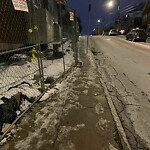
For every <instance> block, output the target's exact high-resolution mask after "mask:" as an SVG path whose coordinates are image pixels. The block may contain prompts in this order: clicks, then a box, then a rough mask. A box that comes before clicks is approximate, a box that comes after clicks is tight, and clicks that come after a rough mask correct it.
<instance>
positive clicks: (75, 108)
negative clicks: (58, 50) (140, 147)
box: [1, 43, 121, 150]
mask: <svg viewBox="0 0 150 150" xmlns="http://www.w3.org/2000/svg"><path fill="white" fill-rule="evenodd" d="M82 44H83V43H82ZM82 48H83V47H80V49H82ZM81 55H82V56H81V58H82V61H83V67H82V68H74V71H73V72H72V73H71V74H70V75H69V76H68V77H67V78H66V79H65V80H64V81H63V82H61V83H60V84H57V88H59V90H60V91H59V94H57V95H56V96H55V97H53V98H51V99H49V100H47V101H43V102H42V103H40V104H36V105H35V106H34V107H33V108H32V111H30V112H29V113H28V114H26V116H25V117H24V118H23V119H22V120H21V123H20V124H19V125H18V127H17V130H18V131H17V133H16V134H15V135H14V138H12V139H10V141H8V142H7V144H5V145H4V146H3V147H1V150H33V149H36V150H98V149H99V150H102V149H108V150H109V149H110V150H116V149H117V150H120V149H121V147H120V144H119V143H120V142H119V139H118V135H117V129H116V127H115V125H114V122H113V119H112V116H111V112H110V110H109V107H108V104H107V100H106V98H105V94H104V91H103V88H102V86H101V83H100V81H99V75H98V74H97V71H96V67H95V66H94V65H93V64H92V60H91V59H89V58H88V57H87V56H85V54H84V53H83V54H81Z"/></svg>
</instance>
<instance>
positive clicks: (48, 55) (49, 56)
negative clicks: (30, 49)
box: [46, 52, 54, 60]
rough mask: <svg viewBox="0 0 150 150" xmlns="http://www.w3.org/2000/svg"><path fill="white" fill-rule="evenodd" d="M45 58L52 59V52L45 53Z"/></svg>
mask: <svg viewBox="0 0 150 150" xmlns="http://www.w3.org/2000/svg"><path fill="white" fill-rule="evenodd" d="M46 59H47V60H53V59H54V56H53V52H49V53H48V54H47V55H46Z"/></svg>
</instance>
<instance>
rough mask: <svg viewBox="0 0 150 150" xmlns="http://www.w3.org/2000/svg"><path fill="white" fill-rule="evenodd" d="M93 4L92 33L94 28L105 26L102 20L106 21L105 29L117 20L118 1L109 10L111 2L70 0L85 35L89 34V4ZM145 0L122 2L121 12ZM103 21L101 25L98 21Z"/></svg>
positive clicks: (126, 0) (70, 5)
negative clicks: (108, 3)
mask: <svg viewBox="0 0 150 150" xmlns="http://www.w3.org/2000/svg"><path fill="white" fill-rule="evenodd" d="M89 1H90V4H91V6H92V7H91V13H90V14H91V15H90V16H91V17H90V31H92V30H93V29H94V28H96V27H99V26H103V23H102V20H105V27H106V26H110V25H111V24H112V23H113V22H114V20H115V18H117V0H114V1H115V2H116V5H115V6H114V8H111V9H108V8H107V7H106V3H107V2H108V1H109V0H68V6H69V7H71V8H73V9H76V11H77V15H78V16H79V17H80V18H81V21H82V26H83V31H82V33H83V34H87V28H88V27H87V23H88V4H89ZM141 1H145V0H120V10H121V11H122V10H124V9H125V7H127V6H129V5H136V4H137V3H138V2H141ZM98 19H101V23H97V20H98Z"/></svg>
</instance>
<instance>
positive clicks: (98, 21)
mask: <svg viewBox="0 0 150 150" xmlns="http://www.w3.org/2000/svg"><path fill="white" fill-rule="evenodd" d="M100 22H101V20H100V19H98V20H97V23H98V34H100Z"/></svg>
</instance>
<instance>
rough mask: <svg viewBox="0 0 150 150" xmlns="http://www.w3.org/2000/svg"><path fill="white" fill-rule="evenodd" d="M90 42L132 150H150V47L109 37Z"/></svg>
mask: <svg viewBox="0 0 150 150" xmlns="http://www.w3.org/2000/svg"><path fill="white" fill-rule="evenodd" d="M90 42H91V45H90V49H91V50H92V51H93V53H94V54H95V60H96V62H97V65H98V67H99V72H100V73H101V75H102V78H103V80H104V82H105V83H106V85H107V88H108V90H109V92H110V95H111V97H112V99H113V102H114V104H115V106H116V109H117V111H118V114H119V116H120V119H121V121H122V124H123V126H124V129H125V131H126V134H127V137H128V139H129V142H130V144H131V146H132V148H133V149H136V150H137V149H144V150H145V149H149V148H146V147H144V148H143V146H144V145H147V147H150V130H149V129H150V118H149V110H150V106H149V104H150V86H149V83H150V76H149V75H150V69H149V65H150V59H149V58H150V45H148V44H147V45H146V44H144V43H138V42H137V43H136V42H130V41H126V40H124V39H120V38H119V37H110V36H91V37H90Z"/></svg>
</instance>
